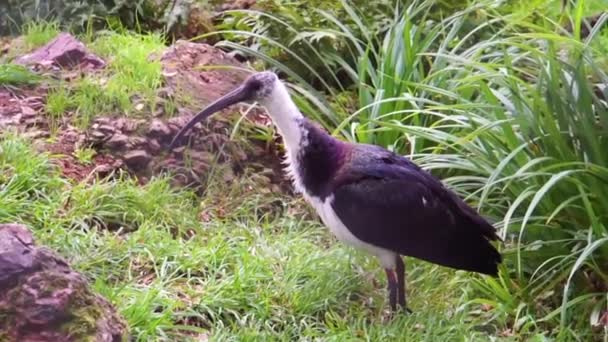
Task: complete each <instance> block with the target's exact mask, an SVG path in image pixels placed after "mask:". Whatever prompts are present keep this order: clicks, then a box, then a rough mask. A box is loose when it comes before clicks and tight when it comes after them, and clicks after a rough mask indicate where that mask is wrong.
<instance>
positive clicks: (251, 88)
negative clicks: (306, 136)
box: [171, 71, 288, 148]
mask: <svg viewBox="0 0 608 342" xmlns="http://www.w3.org/2000/svg"><path fill="white" fill-rule="evenodd" d="M277 93H278V94H277ZM286 94H287V91H286V89H285V87H284V86H283V84H282V83H281V81H279V78H278V77H277V75H276V74H275V73H273V72H270V71H263V72H258V73H255V74H252V75H251V76H249V77H248V78H247V79H246V80H245V81H244V82H243V83H242V84H241V85H240V86H238V87H237V88H236V89H234V90H232V91H231V92H229V93H228V94H226V95H224V96H222V97H220V98H219V99H217V100H215V101H214V102H213V103H211V104H210V105H208V106H207V107H206V108H205V109H203V110H202V111H200V112H199V113H198V114H196V115H195V116H194V117H193V118H192V120H190V122H188V123H187V124H186V125H185V126H184V127H183V128H182V129H181V130H180V131H179V132H178V133H177V135H176V136H175V138H174V139H173V142H172V143H171V148H173V147H175V146H176V145H177V144H178V143H179V142H180V141H181V140H182V138H183V136H184V135H185V134H186V133H187V132H188V131H189V130H190V129H192V128H193V127H194V126H195V125H196V124H197V123H198V122H200V121H203V120H205V119H206V118H208V117H209V116H211V115H212V114H214V113H216V112H219V111H221V110H222V109H224V108H226V107H229V106H231V105H233V104H236V103H239V102H258V103H259V104H261V105H262V106H267V105H269V104H271V103H272V101H273V99H272V98H273V96H276V95H286ZM287 96H288V95H287Z"/></svg>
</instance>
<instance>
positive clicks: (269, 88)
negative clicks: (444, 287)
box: [170, 71, 502, 312]
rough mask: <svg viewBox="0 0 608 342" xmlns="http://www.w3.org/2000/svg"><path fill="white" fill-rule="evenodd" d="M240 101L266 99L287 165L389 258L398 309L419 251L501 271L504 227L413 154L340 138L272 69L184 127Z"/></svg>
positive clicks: (343, 236)
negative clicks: (409, 261)
mask: <svg viewBox="0 0 608 342" xmlns="http://www.w3.org/2000/svg"><path fill="white" fill-rule="evenodd" d="M239 102H248V103H256V102H257V104H259V105H261V106H262V107H264V108H265V109H266V111H267V113H268V115H269V116H270V118H271V120H272V122H273V123H274V125H275V126H276V128H277V131H278V133H279V135H280V136H281V137H282V140H283V144H284V147H285V165H286V170H285V171H286V173H287V175H288V176H289V178H291V181H292V182H293V185H294V189H295V191H296V193H300V194H302V196H303V197H304V198H305V199H306V201H307V202H308V203H309V204H310V205H311V206H312V207H313V208H314V209H315V211H316V213H317V214H318V215H319V216H320V219H321V221H322V222H323V223H324V225H325V226H326V227H327V228H329V230H330V231H331V232H332V233H333V234H334V235H335V237H336V238H337V239H338V240H339V241H342V242H343V243H345V244H347V245H350V246H353V247H355V248H357V249H360V250H363V251H365V252H368V253H370V254H371V255H373V256H375V257H377V258H378V259H379V262H380V265H381V266H382V267H383V268H384V271H385V273H386V278H387V289H388V291H387V292H388V301H389V305H390V309H391V312H397V311H398V310H400V309H401V310H405V311H406V312H412V311H411V310H410V309H409V308H408V306H407V296H406V293H405V292H406V287H405V281H406V279H405V263H404V261H403V257H413V258H416V259H420V260H424V261H427V262H430V263H434V264H438V265H441V266H446V267H449V268H453V269H458V270H465V271H470V272H475V273H480V274H485V275H490V276H497V275H498V268H499V265H500V264H501V262H502V256H501V254H500V253H499V252H498V250H497V248H496V247H495V246H494V245H493V243H492V242H493V241H497V240H500V238H499V236H498V234H497V231H496V230H495V228H494V227H493V226H492V224H490V223H489V222H488V221H487V220H486V219H485V218H483V217H482V216H481V215H480V214H479V213H477V211H476V210H474V209H473V208H472V207H470V206H469V205H467V204H466V203H465V202H464V201H463V200H462V199H461V198H460V197H459V196H457V195H456V194H455V193H454V192H453V191H452V190H450V189H448V188H447V187H446V186H444V185H443V183H442V182H441V181H440V180H439V179H438V178H436V177H435V176H433V175H432V174H431V173H429V172H428V171H426V170H424V169H422V168H421V167H419V166H418V165H417V164H415V163H414V162H413V161H411V160H410V159H409V158H406V157H404V156H401V155H399V154H397V153H395V152H392V151H389V150H387V149H385V148H383V147H381V146H378V145H373V144H363V143H353V142H347V141H344V140H340V139H338V138H336V137H334V136H332V135H330V134H329V133H327V132H326V131H325V130H324V129H323V128H322V127H321V126H320V125H319V124H317V123H316V122H314V121H312V120H310V119H308V118H306V117H305V116H304V115H303V114H302V113H301V112H300V110H299V109H298V107H297V106H296V104H295V103H294V102H293V100H292V98H291V97H290V95H289V91H288V88H287V86H286V84H285V83H284V82H283V81H281V80H280V79H279V77H278V75H277V74H276V73H274V72H272V71H260V72H255V73H253V74H251V75H250V76H248V77H247V78H246V79H245V80H244V81H243V82H242V84H240V85H239V86H237V87H236V88H235V89H234V90H232V91H230V92H229V93H227V94H226V95H224V96H222V97H221V98H219V99H217V100H215V101H214V102H212V103H211V104H209V105H208V106H207V107H206V108H205V109H203V110H202V111H200V112H199V113H197V114H196V115H195V116H194V117H193V118H192V119H191V120H190V121H189V122H188V123H187V124H186V125H184V126H183V127H182V128H181V129H180V131H179V132H178V133H177V134H176V135H175V137H174V139H173V140H172V142H171V144H170V149H173V148H176V147H177V146H179V145H180V144H182V142H183V140H184V137H185V136H186V134H187V133H188V131H189V130H191V129H192V128H193V127H194V126H195V125H196V124H197V123H198V122H200V121H202V120H205V119H206V118H208V117H209V116H211V115H212V114H214V113H216V112H218V111H221V110H223V109H225V108H227V107H229V106H231V105H234V104H237V103H239Z"/></svg>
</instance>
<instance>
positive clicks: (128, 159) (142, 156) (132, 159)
mask: <svg viewBox="0 0 608 342" xmlns="http://www.w3.org/2000/svg"><path fill="white" fill-rule="evenodd" d="M151 159H152V156H150V154H149V153H148V152H147V151H146V150H134V151H130V152H128V153H127V154H125V155H124V161H125V164H127V166H128V167H130V168H132V169H134V170H143V169H145V168H147V167H148V163H150V160H151Z"/></svg>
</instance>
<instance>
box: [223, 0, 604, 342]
mask: <svg viewBox="0 0 608 342" xmlns="http://www.w3.org/2000/svg"><path fill="white" fill-rule="evenodd" d="M344 5H345V8H349V7H348V3H345V4H344ZM435 5H436V3H435V2H432V1H427V2H415V3H414V4H412V5H411V6H410V7H408V8H406V9H404V12H403V15H402V16H400V17H399V18H398V20H396V21H395V23H394V25H392V27H391V29H390V30H389V32H388V33H387V34H386V35H385V37H384V38H383V39H380V40H378V39H377V37H376V36H370V37H366V38H367V39H361V38H360V36H359V35H358V34H357V33H358V32H365V30H362V29H359V28H357V29H356V31H355V32H353V30H352V28H350V27H348V26H347V25H343V26H341V27H340V30H339V35H340V36H342V37H346V40H347V44H348V46H350V51H351V52H352V56H344V55H335V56H332V57H326V58H327V59H328V60H332V61H337V63H339V66H340V68H341V69H342V70H345V71H346V72H347V75H348V77H349V78H350V79H351V80H352V83H354V84H355V85H356V87H355V91H356V92H357V95H358V98H359V104H358V106H356V107H358V108H359V109H358V110H355V111H354V112H349V111H348V109H349V108H352V107H353V104H352V103H349V102H348V101H343V100H340V101H337V102H336V103H335V104H334V105H333V106H332V105H328V104H327V103H326V102H323V100H317V101H310V100H309V99H311V98H313V97H316V95H315V82H323V80H322V79H317V80H315V82H305V79H303V78H301V77H300V78H299V77H298V74H297V72H296V71H293V70H290V69H289V67H288V66H286V65H285V64H284V63H282V61H281V60H277V59H273V58H272V55H270V56H268V55H262V54H260V53H258V52H255V51H253V54H254V55H255V56H257V57H259V58H262V59H263V60H265V61H266V62H267V63H268V64H270V65H272V66H274V67H276V68H277V69H279V70H280V71H282V72H284V73H285V74H287V75H289V76H290V77H292V78H293V79H294V80H295V81H297V82H298V84H297V85H294V86H293V87H292V88H293V90H294V94H295V95H296V96H297V100H298V101H299V104H300V107H301V108H302V109H303V110H304V111H305V112H307V113H310V114H311V115H312V116H313V117H315V116H316V117H317V118H319V119H321V121H322V122H323V123H324V124H325V125H326V126H327V127H328V128H329V129H330V130H331V131H332V132H334V134H341V135H343V136H344V137H345V138H347V139H351V140H356V141H360V142H365V143H375V144H379V145H383V146H386V147H388V148H390V149H393V150H395V151H397V152H399V153H401V154H406V155H409V156H410V157H412V158H413V159H415V160H416V161H417V162H418V163H419V164H420V165H421V166H423V167H424V168H426V169H429V170H432V171H433V172H435V173H438V174H441V175H442V176H443V178H444V179H445V182H446V184H447V185H448V186H449V187H451V188H452V189H454V190H455V191H457V192H458V193H460V194H461V195H463V196H465V197H466V198H467V200H468V201H469V202H470V203H473V204H475V205H476V206H477V207H478V208H479V209H480V210H481V211H482V212H483V213H484V214H485V215H487V216H488V217H490V218H493V219H494V220H495V221H496V226H497V227H498V228H499V229H500V232H501V234H502V235H503V236H504V237H505V238H506V241H507V243H506V246H505V249H504V252H505V254H506V263H505V266H504V269H503V271H502V272H501V276H500V278H499V279H498V280H494V279H490V278H488V279H485V278H484V279H483V280H480V281H478V282H477V284H478V286H477V290H478V291H479V293H478V295H479V297H478V298H477V299H475V300H473V301H472V303H479V304H481V303H483V304H489V305H490V306H491V307H492V308H493V310H491V312H490V316H488V317H487V318H488V320H490V321H496V322H499V325H502V324H511V323H509V322H511V321H512V320H515V319H516V320H517V321H516V322H514V323H513V329H514V331H518V332H520V333H526V332H527V331H530V329H532V330H533V329H537V328H538V326H539V325H546V326H547V327H550V326H555V325H561V328H562V333H561V334H562V335H560V336H561V337H560V338H564V336H568V338H580V339H588V338H590V336H591V334H592V333H591V329H590V326H589V324H588V322H589V321H590V320H591V321H593V320H594V318H593V317H596V316H597V312H600V311H601V310H606V309H607V308H606V302H605V294H604V293H603V292H602V291H605V288H604V290H602V289H603V288H602V286H601V285H600V286H598V285H597V284H606V283H608V277H607V276H606V275H607V274H608V269H606V265H608V243H607V241H608V238H606V236H607V235H608V227H606V225H605V224H604V222H606V221H608V217H607V216H606V214H605V213H606V212H608V211H607V210H608V197H607V195H606V194H608V189H607V188H606V184H607V182H606V181H607V180H608V173H607V170H608V164H606V163H607V161H608V160H607V159H606V153H605V146H608V135H607V131H606V129H605V127H608V121H607V120H608V108H607V105H606V102H605V101H606V91H605V89H603V88H601V86H599V87H598V86H596V85H595V84H596V83H597V84H600V85H601V84H605V83H606V82H608V78H607V76H606V75H605V73H604V72H603V71H602V69H601V68H599V67H598V65H597V63H596V61H595V60H594V56H597V55H598V54H595V53H593V51H592V50H590V49H589V48H588V46H587V44H589V43H590V44H591V45H592V46H593V45H594V44H596V43H594V42H597V39H602V38H601V35H600V34H599V33H598V32H599V31H598V30H595V31H594V30H592V32H591V35H590V36H589V37H587V38H585V40H584V41H581V40H579V39H577V37H578V35H577V32H578V30H577V29H576V28H575V30H574V33H573V34H571V35H569V34H568V33H566V32H565V31H564V30H563V29H562V28H561V27H558V26H557V25H559V24H558V22H559V21H558V20H557V19H556V18H555V17H548V16H545V15H544V13H547V14H548V15H551V14H552V13H554V14H553V15H555V16H558V15H561V14H560V12H559V10H556V11H553V12H552V11H549V10H546V11H545V12H536V11H533V12H532V13H530V12H526V13H525V15H523V14H524V13H523V12H518V11H514V12H513V13H512V14H505V13H508V11H507V10H505V8H504V7H495V6H492V5H487V4H484V3H481V2H479V3H475V4H474V5H469V6H468V7H467V8H466V9H464V10H463V11H460V12H457V13H454V14H453V15H450V16H447V17H445V18H437V17H429V16H428V13H431V9H432V8H433V6H435ZM544 5H547V2H544V3H543V6H544ZM551 6H559V2H553V4H552V5H551ZM578 6H579V7H576V8H574V9H573V10H572V18H571V21H572V22H574V23H577V22H580V19H581V18H582V15H583V13H584V11H583V7H581V6H583V3H582V2H581V3H579V4H578ZM539 8H540V7H539ZM543 8H545V7H543ZM547 8H555V7H547ZM557 8H559V7H557ZM545 9H546V8H545ZM348 12H349V14H350V15H351V16H352V17H351V19H349V20H348V21H354V22H364V19H363V18H359V16H358V14H357V13H356V12H355V11H348ZM532 14H533V15H532ZM334 19H335V20H336V21H337V20H338V19H337V18H334ZM605 19H606V18H605V17H604V18H603V19H602V20H600V22H598V24H597V25H598V26H597V27H598V28H599V27H600V25H601V24H602V22H603V21H604V20H605ZM473 24H474V25H473ZM317 31H318V32H333V28H326V29H318V30H317ZM560 34H562V35H560ZM565 35H568V36H565ZM480 37H484V38H483V39H480ZM598 37H599V38H598ZM583 43H584V44H583ZM226 45H229V46H231V47H236V48H238V49H240V51H243V52H245V53H252V49H249V48H244V47H242V46H241V47H239V46H235V44H226ZM309 48H312V49H314V48H315V46H309ZM285 51H286V52H287V53H290V50H289V49H286V50H285ZM317 52H318V53H320V51H317ZM260 55H261V56H260ZM352 60H354V61H356V63H355V65H354V66H353V65H352V63H351V62H350V61H352ZM312 77H318V75H317V74H313V75H312ZM327 89H328V93H329V94H331V96H334V97H336V98H338V99H343V98H344V97H345V96H346V97H348V96H351V95H349V94H352V93H351V92H350V91H348V92H345V93H342V94H339V93H338V94H336V93H337V92H336V91H335V90H333V89H330V87H328V88H327ZM602 89H603V90H602ZM302 95H303V96H302ZM336 95H337V96H336ZM329 108H332V109H337V111H336V112H333V113H332V110H331V109H329ZM328 109H329V110H328ZM581 316H584V317H586V319H585V320H580V319H578V318H580V317H581ZM595 320H596V321H597V317H596V318H595Z"/></svg>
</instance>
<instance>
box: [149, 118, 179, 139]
mask: <svg viewBox="0 0 608 342" xmlns="http://www.w3.org/2000/svg"><path fill="white" fill-rule="evenodd" d="M148 136H150V137H153V138H156V139H158V140H161V141H162V140H166V139H168V138H171V137H172V136H173V133H172V131H171V129H170V128H169V126H167V124H165V123H164V122H163V121H162V120H159V119H154V120H152V123H151V124H150V128H149V129H148Z"/></svg>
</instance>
